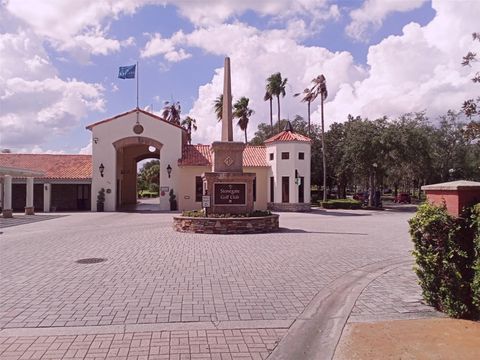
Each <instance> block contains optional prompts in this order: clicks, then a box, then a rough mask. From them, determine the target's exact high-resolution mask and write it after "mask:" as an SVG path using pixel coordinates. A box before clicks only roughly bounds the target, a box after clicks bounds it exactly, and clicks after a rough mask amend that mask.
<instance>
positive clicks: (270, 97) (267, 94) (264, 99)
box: [263, 90, 273, 130]
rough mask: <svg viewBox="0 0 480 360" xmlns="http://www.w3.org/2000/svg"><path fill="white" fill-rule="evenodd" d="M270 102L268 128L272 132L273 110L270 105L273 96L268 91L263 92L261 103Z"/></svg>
mask: <svg viewBox="0 0 480 360" xmlns="http://www.w3.org/2000/svg"><path fill="white" fill-rule="evenodd" d="M267 100H268V101H270V127H271V128H272V130H273V114H272V112H273V110H272V103H273V96H272V94H270V93H269V92H268V90H266V91H265V95H264V96H263V101H267Z"/></svg>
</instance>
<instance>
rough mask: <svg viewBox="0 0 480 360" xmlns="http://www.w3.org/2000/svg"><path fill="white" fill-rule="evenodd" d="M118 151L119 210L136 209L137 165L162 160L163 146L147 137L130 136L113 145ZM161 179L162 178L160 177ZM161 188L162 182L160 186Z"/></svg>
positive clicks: (117, 184) (117, 198) (117, 197)
mask: <svg viewBox="0 0 480 360" xmlns="http://www.w3.org/2000/svg"><path fill="white" fill-rule="evenodd" d="M113 146H114V148H115V150H116V169H117V170H116V189H117V190H116V192H117V193H116V204H117V210H122V209H127V210H130V209H135V207H136V205H137V194H138V191H137V163H138V162H139V161H142V160H145V159H149V158H150V159H151V158H153V159H160V152H161V149H162V147H163V144H162V143H160V142H159V141H157V140H155V139H151V138H148V137H145V136H130V137H126V138H123V139H120V140H117V141H115V142H114V143H113ZM159 179H160V177H159ZM158 186H159V188H160V180H159V184H158Z"/></svg>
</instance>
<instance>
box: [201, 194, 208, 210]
mask: <svg viewBox="0 0 480 360" xmlns="http://www.w3.org/2000/svg"><path fill="white" fill-rule="evenodd" d="M209 207H210V195H203V196H202V208H209Z"/></svg>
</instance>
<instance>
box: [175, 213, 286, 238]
mask: <svg viewBox="0 0 480 360" xmlns="http://www.w3.org/2000/svg"><path fill="white" fill-rule="evenodd" d="M173 229H174V230H175V231H179V232H189V233H197V234H258V233H269V232H275V231H278V230H279V216H278V215H277V214H272V215H268V216H261V217H244V218H240V217H237V218H236V217H231V218H213V217H212V218H209V217H188V216H174V217H173Z"/></svg>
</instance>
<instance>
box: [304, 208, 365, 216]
mask: <svg viewBox="0 0 480 360" xmlns="http://www.w3.org/2000/svg"><path fill="white" fill-rule="evenodd" d="M347 211H348V210H345V212H340V211H334V210H324V209H312V211H311V212H310V214H314V215H324V216H325V215H326V216H372V214H370V213H369V214H366V213H359V212H360V211H362V210H352V211H354V212H347Z"/></svg>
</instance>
